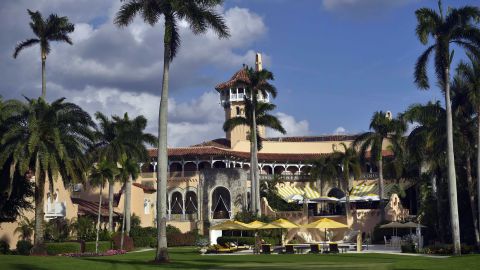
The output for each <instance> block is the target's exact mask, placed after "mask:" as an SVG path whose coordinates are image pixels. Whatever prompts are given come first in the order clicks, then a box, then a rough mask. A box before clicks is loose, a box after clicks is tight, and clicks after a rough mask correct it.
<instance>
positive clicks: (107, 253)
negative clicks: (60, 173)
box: [59, 249, 127, 257]
mask: <svg viewBox="0 0 480 270" xmlns="http://www.w3.org/2000/svg"><path fill="white" fill-rule="evenodd" d="M125 253H127V251H125V250H119V249H110V250H107V251H105V252H102V253H95V252H84V253H64V254H60V255H59V256H66V257H99V256H113V255H120V254H125Z"/></svg>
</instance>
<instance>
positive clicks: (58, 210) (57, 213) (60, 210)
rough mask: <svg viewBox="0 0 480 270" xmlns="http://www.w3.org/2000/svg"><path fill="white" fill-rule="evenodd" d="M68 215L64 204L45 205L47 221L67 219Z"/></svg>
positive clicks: (48, 203) (49, 203) (52, 203)
mask: <svg viewBox="0 0 480 270" xmlns="http://www.w3.org/2000/svg"><path fill="white" fill-rule="evenodd" d="M66 213H67V206H66V204H65V203H63V202H48V201H47V202H46V203H45V219H46V220H49V219H53V218H58V217H65V215H66Z"/></svg>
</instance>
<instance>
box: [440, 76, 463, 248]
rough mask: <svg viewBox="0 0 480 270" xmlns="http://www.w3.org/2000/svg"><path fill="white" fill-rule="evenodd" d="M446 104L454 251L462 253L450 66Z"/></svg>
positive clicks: (446, 86) (447, 77)
mask: <svg viewBox="0 0 480 270" xmlns="http://www.w3.org/2000/svg"><path fill="white" fill-rule="evenodd" d="M445 77H446V78H445V84H444V85H445V106H446V111H447V160H448V191H449V195H450V196H449V198H450V219H451V220H450V221H451V224H452V236H453V247H454V252H455V254H457V255H460V254H461V250H460V224H459V219H458V201H457V178H456V173H455V156H454V152H453V122H452V104H451V101H450V68H448V67H447V68H446V69H445Z"/></svg>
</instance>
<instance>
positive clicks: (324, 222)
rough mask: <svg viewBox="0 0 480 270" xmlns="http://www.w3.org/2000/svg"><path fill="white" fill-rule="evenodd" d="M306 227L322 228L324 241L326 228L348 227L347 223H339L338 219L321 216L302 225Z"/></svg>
mask: <svg viewBox="0 0 480 270" xmlns="http://www.w3.org/2000/svg"><path fill="white" fill-rule="evenodd" d="M302 227H303V228H306V229H324V230H325V242H326V240H327V229H340V228H348V225H347V224H343V223H340V222H338V221H335V220H332V219H329V218H322V219H319V220H317V221H314V222H312V223H309V224H307V225H304V226H302Z"/></svg>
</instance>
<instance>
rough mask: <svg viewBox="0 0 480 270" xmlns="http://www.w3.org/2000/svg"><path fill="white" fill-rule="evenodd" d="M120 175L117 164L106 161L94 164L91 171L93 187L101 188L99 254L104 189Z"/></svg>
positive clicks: (96, 240)
mask: <svg viewBox="0 0 480 270" xmlns="http://www.w3.org/2000/svg"><path fill="white" fill-rule="evenodd" d="M117 174H118V168H117V166H116V164H115V163H113V162H110V161H108V160H106V159H103V160H102V161H100V162H98V163H96V164H94V166H93V168H92V170H91V171H90V175H89V176H90V184H91V185H92V186H98V187H99V188H100V192H99V199H98V214H97V235H96V238H95V253H98V237H99V233H100V222H101V220H100V217H101V214H102V196H103V187H104V186H105V183H106V182H107V181H109V179H113V178H115V176H116V175H117Z"/></svg>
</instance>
